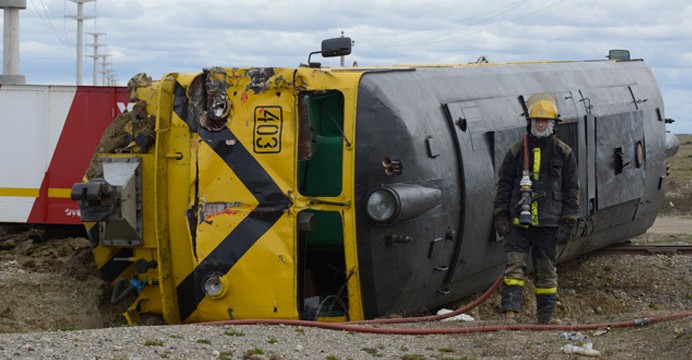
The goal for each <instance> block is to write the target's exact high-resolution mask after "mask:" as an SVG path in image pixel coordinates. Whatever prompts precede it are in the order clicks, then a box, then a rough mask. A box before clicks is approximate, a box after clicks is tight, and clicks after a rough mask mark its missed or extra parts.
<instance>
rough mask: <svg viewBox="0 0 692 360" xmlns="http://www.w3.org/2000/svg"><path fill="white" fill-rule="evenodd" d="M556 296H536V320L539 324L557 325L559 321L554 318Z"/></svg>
mask: <svg viewBox="0 0 692 360" xmlns="http://www.w3.org/2000/svg"><path fill="white" fill-rule="evenodd" d="M556 299H557V295H556V294H537V295H536V318H537V319H538V323H539V324H547V325H558V324H560V323H562V322H561V321H560V319H557V318H555V317H554V313H555V300H556Z"/></svg>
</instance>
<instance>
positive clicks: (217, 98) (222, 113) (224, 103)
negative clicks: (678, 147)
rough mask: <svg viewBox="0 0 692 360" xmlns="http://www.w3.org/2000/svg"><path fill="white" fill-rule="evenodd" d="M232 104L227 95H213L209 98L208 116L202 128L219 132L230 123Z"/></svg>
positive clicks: (217, 93)
mask: <svg viewBox="0 0 692 360" xmlns="http://www.w3.org/2000/svg"><path fill="white" fill-rule="evenodd" d="M231 108H232V104H231V103H229V102H228V100H227V99H226V93H225V92H223V93H219V92H215V93H211V94H209V95H208V96H207V116H206V117H203V118H202V124H201V125H202V126H204V127H205V128H207V129H209V130H211V131H219V130H221V129H223V128H224V126H226V124H227V123H228V115H229V114H230V112H231Z"/></svg>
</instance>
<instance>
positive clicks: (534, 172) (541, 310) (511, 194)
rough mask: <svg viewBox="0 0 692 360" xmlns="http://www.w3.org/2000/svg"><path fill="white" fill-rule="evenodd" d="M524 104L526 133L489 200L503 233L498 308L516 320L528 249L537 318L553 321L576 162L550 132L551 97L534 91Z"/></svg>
mask: <svg viewBox="0 0 692 360" xmlns="http://www.w3.org/2000/svg"><path fill="white" fill-rule="evenodd" d="M527 107H528V116H527V120H528V124H527V135H525V136H524V137H523V139H522V140H520V141H518V142H516V143H514V144H513V145H512V147H511V148H510V149H509V151H508V152H507V154H506V156H505V158H504V160H503V162H502V165H501V167H500V172H499V176H498V180H497V188H496V193H495V200H494V205H495V230H496V231H497V233H498V235H499V236H501V237H503V238H505V241H504V256H505V271H504V283H503V286H502V311H503V312H504V315H505V318H506V319H510V320H512V321H517V317H518V313H519V312H520V311H521V305H522V301H523V297H522V291H523V288H524V284H525V279H526V265H527V261H528V258H529V254H530V255H531V260H532V262H533V269H534V285H535V288H536V317H537V320H538V323H539V324H559V323H560V320H559V319H557V318H556V317H555V315H554V314H555V301H556V298H557V271H556V269H555V262H556V260H557V245H558V244H560V245H563V244H566V243H567V242H568V241H570V240H571V238H572V236H573V233H574V230H575V227H576V223H577V212H578V202H579V198H578V196H579V183H578V179H577V162H576V159H575V156H574V153H573V151H572V149H571V148H570V147H569V146H568V145H567V144H565V143H564V142H562V141H561V140H559V139H558V138H557V137H556V136H555V130H556V129H555V127H556V125H557V124H558V122H559V121H560V119H559V115H558V110H557V105H556V102H555V99H554V98H553V97H552V96H551V95H549V94H545V93H539V94H535V95H533V96H531V97H530V98H529V100H528V101H527ZM524 143H526V145H524ZM524 149H528V151H527V155H528V161H527V162H525V159H524ZM527 165H528V166H527Z"/></svg>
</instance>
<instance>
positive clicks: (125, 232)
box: [72, 40, 677, 323]
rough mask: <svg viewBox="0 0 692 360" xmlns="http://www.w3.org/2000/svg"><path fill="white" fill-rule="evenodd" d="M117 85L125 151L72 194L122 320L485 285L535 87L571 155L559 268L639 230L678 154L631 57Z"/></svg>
mask: <svg viewBox="0 0 692 360" xmlns="http://www.w3.org/2000/svg"><path fill="white" fill-rule="evenodd" d="M335 44H336V45H339V46H341V45H343V40H339V41H337V42H336V43H335V42H328V41H327V42H326V43H323V52H322V53H323V55H343V54H344V53H345V51H346V50H345V49H343V48H340V47H333V46H332V45H335ZM349 44H350V41H349ZM129 91H130V101H132V102H136V105H135V107H134V108H133V109H132V112H133V113H132V114H131V116H130V117H129V118H130V119H131V123H128V124H124V126H123V127H122V128H121V129H120V130H117V129H116V132H121V133H122V134H126V135H127V136H126V137H125V138H126V139H127V142H126V143H124V144H121V145H122V146H117V147H111V148H110V149H109V150H108V151H107V152H105V153H100V154H98V156H97V157H96V158H95V160H96V161H95V162H94V163H95V164H94V165H95V166H94V169H93V172H92V173H91V174H89V176H88V177H89V181H88V182H84V183H80V184H75V186H74V187H73V191H72V198H73V199H75V200H77V201H78V202H79V204H80V208H81V214H82V218H83V220H84V221H85V222H88V225H87V226H88V229H89V234H90V238H91V241H92V243H93V245H94V254H95V259H96V262H97V265H98V267H99V270H100V273H101V275H102V278H103V279H104V280H106V281H108V282H111V283H113V284H114V293H113V301H114V302H117V301H121V300H123V299H126V298H128V299H133V298H135V297H136V299H134V301H133V302H132V304H131V306H130V307H129V309H128V310H127V312H126V313H125V317H126V318H127V320H128V321H129V322H137V321H138V317H139V314H141V313H151V314H160V315H162V316H163V318H164V319H165V321H166V322H168V323H181V322H199V321H212V320H226V319H247V318H281V319H316V320H322V321H343V320H360V319H368V318H374V317H379V316H387V315H392V314H400V315H412V314H417V313H419V312H420V311H421V310H422V309H430V308H432V307H435V306H440V305H442V304H445V303H449V302H450V301H453V300H455V299H458V298H460V297H463V296H466V295H468V294H470V293H471V292H473V291H476V290H478V289H480V288H482V287H484V286H487V285H489V284H490V283H492V281H493V280H494V279H495V278H496V277H497V276H498V274H499V273H500V272H501V270H502V268H503V261H502V239H500V238H498V237H497V236H496V233H495V232H494V230H493V226H492V219H493V205H492V198H493V191H494V182H495V180H494V179H495V175H496V171H497V169H498V168H499V165H500V162H501V160H502V157H503V155H504V154H505V151H506V150H507V149H508V147H509V146H510V145H511V144H512V143H513V142H515V141H516V140H517V139H519V138H520V136H521V134H522V133H523V132H525V129H526V120H525V117H524V114H523V112H524V111H523V107H522V105H523V104H522V103H521V101H518V99H523V97H524V96H527V95H530V94H533V93H536V92H547V93H549V94H551V95H552V96H553V97H554V98H555V99H556V100H557V102H558V104H557V105H558V109H560V112H561V114H560V115H561V118H562V119H563V123H562V124H561V125H559V126H558V132H559V136H560V138H561V139H562V140H563V141H565V142H566V143H567V144H569V145H570V146H571V147H572V148H573V149H574V151H575V154H576V156H577V161H578V174H579V182H580V184H581V187H580V192H581V194H580V198H581V204H580V210H579V221H578V226H577V229H576V234H575V237H576V240H574V241H572V242H570V243H569V244H567V245H566V247H565V248H563V249H560V254H561V255H560V259H561V260H564V259H568V258H572V257H574V256H577V255H579V254H582V253H584V252H588V251H591V250H594V249H597V248H600V247H603V246H606V245H609V244H612V243H616V242H619V241H622V240H624V239H627V238H629V237H631V236H634V235H637V234H640V233H642V232H644V231H646V229H647V228H648V227H650V226H651V225H652V223H653V222H654V219H655V217H656V214H657V212H658V210H659V207H660V205H661V202H662V200H663V194H664V178H665V176H666V157H667V156H669V155H672V154H673V153H674V152H675V151H676V146H677V140H676V138H675V137H674V136H673V135H672V134H669V133H667V132H666V130H665V124H666V118H665V117H664V110H663V100H662V98H661V95H660V92H659V89H658V86H657V84H656V81H655V79H654V77H653V75H652V72H651V70H650V68H649V67H648V66H647V65H646V64H645V63H644V62H643V61H640V60H629V59H620V60H618V61H616V60H614V59H611V60H604V61H569V62H533V63H503V64H500V63H482V64H465V65H449V66H392V67H377V68H365V67H354V68H343V67H339V68H320V67H315V66H301V67H298V68H295V69H292V68H245V69H242V68H220V67H215V68H209V69H205V70H204V71H203V72H201V73H198V74H178V73H171V74H167V75H165V76H164V77H163V78H162V79H161V80H160V81H151V80H150V79H149V78H147V77H146V76H144V75H139V76H136V77H134V78H133V79H132V80H131V81H130V84H129ZM90 170H91V169H90ZM131 301H132V300H131Z"/></svg>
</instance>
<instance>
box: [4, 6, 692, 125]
mask: <svg viewBox="0 0 692 360" xmlns="http://www.w3.org/2000/svg"><path fill="white" fill-rule="evenodd" d="M27 7H28V8H27V9H26V10H23V11H22V12H21V15H20V16H21V26H20V29H21V33H22V36H21V37H22V44H21V48H20V52H21V53H20V57H21V61H22V63H21V66H20V71H21V72H22V74H24V75H25V76H26V77H27V80H28V81H30V82H34V83H47V82H61V83H69V82H73V81H74V78H75V75H74V69H75V65H74V62H75V49H74V43H75V41H76V40H75V38H76V36H75V28H76V23H75V21H74V20H73V19H69V18H66V17H65V15H74V14H75V13H76V6H75V4H74V3H72V2H68V1H65V0H29V1H27ZM84 8H85V14H87V15H94V14H96V15H97V18H96V20H88V21H86V22H85V29H86V31H91V32H103V33H106V36H105V38H104V39H103V40H105V42H106V43H107V48H104V49H103V51H107V52H108V53H109V54H110V55H111V56H110V58H109V61H110V62H112V68H113V70H114V71H115V73H116V75H117V77H118V79H119V81H120V83H121V84H124V83H125V82H126V81H127V79H128V78H129V77H131V76H132V75H134V74H136V73H138V72H147V73H149V74H150V75H152V76H154V77H160V76H162V75H163V74H165V73H167V72H171V71H190V72H196V71H199V70H201V69H202V68H204V67H209V66H287V67H294V66H297V65H298V64H299V63H300V62H305V61H306V60H307V55H308V53H309V52H310V51H315V50H318V49H319V46H320V41H321V40H322V39H324V38H328V37H336V36H339V34H340V33H341V31H344V32H345V35H346V36H350V37H351V38H352V39H353V40H354V41H355V47H354V49H353V54H352V55H351V56H349V57H348V58H347V63H349V64H350V63H351V62H353V61H358V63H359V64H360V65H385V64H392V63H408V64H412V63H445V62H452V63H464V62H472V61H475V60H476V58H477V57H478V56H479V55H487V56H488V57H489V58H490V59H491V60H492V61H522V60H549V59H556V60H583V59H603V58H604V56H605V55H606V54H607V52H608V50H609V49H613V48H625V49H629V50H631V52H632V56H633V57H637V58H644V59H645V60H646V61H647V63H648V64H649V65H650V66H651V67H652V68H653V70H654V73H655V75H656V76H657V79H658V81H659V84H660V86H661V89H662V92H663V94H664V96H665V100H666V104H667V115H668V116H669V117H674V118H677V119H678V123H676V124H675V126H678V127H679V128H682V129H685V131H686V132H690V133H692V123H690V122H689V121H687V122H686V121H683V120H682V119H692V116H690V114H692V112H691V111H690V109H689V108H688V107H687V106H688V105H687V103H689V102H690V101H689V99H690V91H692V90H691V89H692V85H689V84H691V83H692V79H690V76H692V75H690V74H692V52H690V49H692V3H691V2H690V1H689V0H627V1H625V0H609V1H603V0H500V1H493V2H487V1H485V0H464V1H463V2H460V1H458V0H444V1H443V0H435V1H426V2H419V1H411V0H352V1H327V0H316V1H307V0H282V1H269V0H253V1H240V0H204V1H199V0H146V1H143V0H117V1H115V0H97V1H96V2H93V3H87V4H85V6H84ZM0 21H1V19H0ZM91 41H92V38H91V37H90V36H86V37H85V42H87V43H91ZM90 53H91V48H87V49H86V50H85V54H90ZM316 60H318V61H322V62H323V63H324V64H328V65H336V64H338V60H335V59H324V60H323V59H316ZM91 61H92V60H91V59H89V58H86V59H85V61H84V66H85V75H84V79H85V81H89V80H90V74H91V64H92V62H91ZM679 124H682V125H679Z"/></svg>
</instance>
